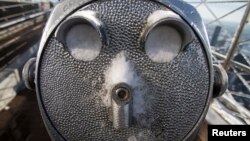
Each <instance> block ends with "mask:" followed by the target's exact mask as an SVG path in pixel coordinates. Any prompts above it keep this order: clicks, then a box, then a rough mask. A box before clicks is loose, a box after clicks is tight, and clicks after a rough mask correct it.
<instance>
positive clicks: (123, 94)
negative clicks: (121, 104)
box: [116, 88, 129, 101]
mask: <svg viewBox="0 0 250 141" xmlns="http://www.w3.org/2000/svg"><path fill="white" fill-rule="evenodd" d="M116 95H117V97H118V98H119V99H120V100H122V101H124V100H127V99H128V98H129V93H128V90H126V89H124V88H119V89H117V90H116Z"/></svg>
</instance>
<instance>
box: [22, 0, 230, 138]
mask: <svg viewBox="0 0 250 141" xmlns="http://www.w3.org/2000/svg"><path fill="white" fill-rule="evenodd" d="M23 78H24V82H25V85H26V86H27V87H28V88H30V89H34V90H36V93H37V98H38V101H39V108H40V112H41V114H42V117H43V120H44V123H45V125H46V127H47V130H48V132H49V133H50V136H51V138H52V139H54V140H107V141H111V140H114V141H116V140H128V141H144V140H146V141H165V140H169V141H173V140H193V139H194V138H195V136H196V134H197V133H198V131H199V128H200V126H201V124H202V122H203V121H204V118H205V115H206V113H207V110H208V107H209V102H210V100H211V98H212V97H217V96H220V95H222V94H223V93H224V92H225V90H226V88H227V74H226V72H225V71H224V69H223V68H221V67H220V66H218V65H213V62H212V59H211V52H210V46H209V41H208V37H207V33H206V30H205V27H204V24H203V22H202V20H201V18H200V16H199V14H198V13H197V11H196V10H195V8H193V7H192V6H190V5H189V4H187V3H185V2H183V1H179V0H73V1H72V0H65V1H63V2H61V3H60V4H58V5H57V6H56V7H55V9H54V10H53V12H52V13H51V16H50V18H49V20H48V22H47V25H46V28H45V30H44V33H43V36H42V40H41V43H40V48H39V52H38V54H37V57H36V58H32V59H30V60H29V61H28V62H27V63H26V65H25V66H24V70H23Z"/></svg>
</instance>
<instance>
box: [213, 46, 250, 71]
mask: <svg viewBox="0 0 250 141" xmlns="http://www.w3.org/2000/svg"><path fill="white" fill-rule="evenodd" d="M211 52H212V54H213V55H214V56H215V57H217V58H219V59H222V60H225V59H226V56H225V55H223V54H220V53H218V52H215V51H211ZM231 63H232V65H234V66H235V67H237V68H239V69H241V70H243V71H244V72H247V73H250V67H249V66H247V65H244V64H242V63H240V62H237V61H232V60H231Z"/></svg>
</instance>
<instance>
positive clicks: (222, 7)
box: [184, 0, 246, 22]
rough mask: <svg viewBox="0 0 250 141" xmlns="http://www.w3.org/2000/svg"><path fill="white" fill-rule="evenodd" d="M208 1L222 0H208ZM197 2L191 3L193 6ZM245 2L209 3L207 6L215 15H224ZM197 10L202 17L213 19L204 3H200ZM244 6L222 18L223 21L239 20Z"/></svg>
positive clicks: (198, 0)
mask: <svg viewBox="0 0 250 141" xmlns="http://www.w3.org/2000/svg"><path fill="white" fill-rule="evenodd" d="M184 1H187V2H200V1H201V0H184ZM208 1H223V0H208ZM235 1H237V0H235ZM198 4H199V3H195V4H192V5H194V6H197V5H198ZM245 4H246V3H242V2H241V3H236V2H234V3H210V4H208V6H209V7H210V9H211V10H212V11H213V12H214V13H215V15H216V16H217V17H221V16H223V15H225V14H226V13H228V12H230V11H232V10H234V9H237V8H238V7H240V6H243V5H245ZM197 9H198V11H199V12H200V14H201V16H202V17H203V18H204V19H209V20H211V19H214V17H213V16H212V15H211V14H210V12H209V11H208V9H207V8H206V7H205V6H204V5H200V6H199V7H198V8H197ZM244 10H245V7H244V8H242V9H241V10H238V11H237V12H235V13H233V14H231V15H229V16H227V17H225V18H223V20H225V21H231V22H240V20H241V18H242V15H243V13H244Z"/></svg>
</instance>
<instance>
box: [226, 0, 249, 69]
mask: <svg viewBox="0 0 250 141" xmlns="http://www.w3.org/2000/svg"><path fill="white" fill-rule="evenodd" d="M249 12H250V1H249V2H248V4H247V7H246V10H245V13H244V15H243V17H242V20H241V23H240V25H239V27H238V29H237V31H236V32H235V35H234V37H233V40H232V43H231V47H230V49H229V51H228V53H227V57H226V59H225V62H224V64H223V66H224V68H225V69H226V70H228V69H229V68H230V64H231V60H232V59H233V56H234V53H235V51H236V49H237V46H238V42H239V40H240V37H241V34H242V31H243V29H244V27H245V24H246V21H247V18H248V15H249Z"/></svg>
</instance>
